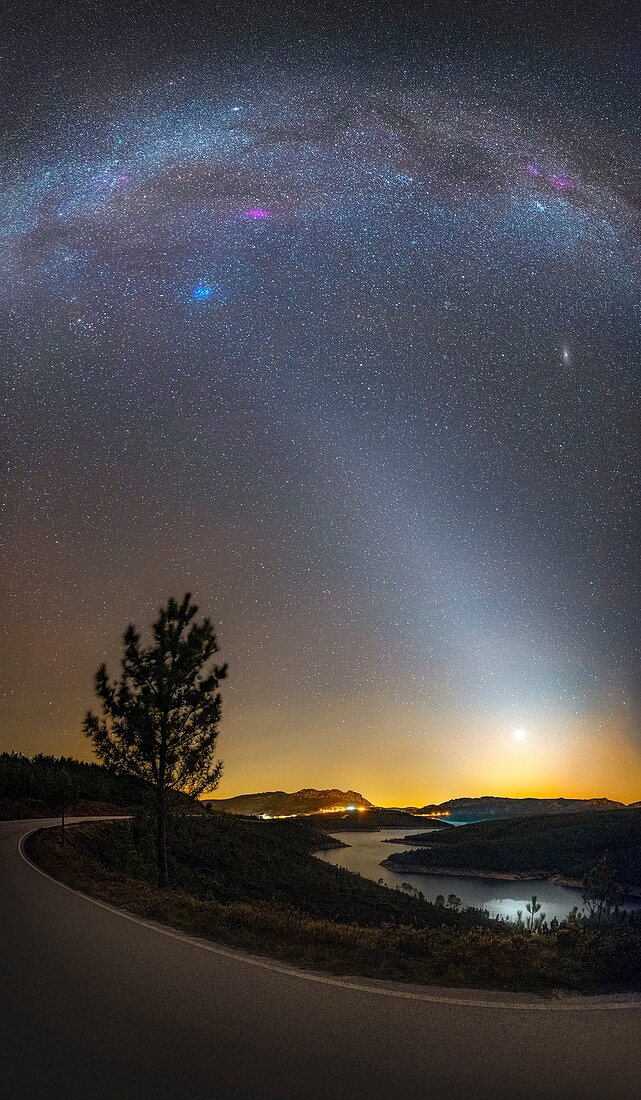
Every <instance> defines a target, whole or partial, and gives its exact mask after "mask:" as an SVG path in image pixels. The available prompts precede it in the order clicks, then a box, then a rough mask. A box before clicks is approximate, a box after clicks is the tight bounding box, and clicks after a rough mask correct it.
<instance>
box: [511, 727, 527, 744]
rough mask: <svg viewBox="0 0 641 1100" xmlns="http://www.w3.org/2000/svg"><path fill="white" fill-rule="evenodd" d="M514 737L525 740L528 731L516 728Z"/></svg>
mask: <svg viewBox="0 0 641 1100" xmlns="http://www.w3.org/2000/svg"><path fill="white" fill-rule="evenodd" d="M513 737H514V740H515V741H525V738H526V732H525V730H523V729H518V730H514V734H513Z"/></svg>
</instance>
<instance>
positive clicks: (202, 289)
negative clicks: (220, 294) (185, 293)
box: [191, 283, 214, 302]
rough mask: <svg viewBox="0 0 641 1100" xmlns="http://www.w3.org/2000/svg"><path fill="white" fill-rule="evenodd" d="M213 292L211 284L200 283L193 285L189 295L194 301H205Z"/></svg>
mask: <svg viewBox="0 0 641 1100" xmlns="http://www.w3.org/2000/svg"><path fill="white" fill-rule="evenodd" d="M213 293H214V288H213V286H207V285H206V284H203V283H201V284H200V285H199V286H195V287H194V289H193V290H192V292H191V297H192V299H193V301H194V302H205V301H206V300H207V299H208V298H211V297H212V296H213Z"/></svg>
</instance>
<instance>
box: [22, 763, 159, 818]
mask: <svg viewBox="0 0 641 1100" xmlns="http://www.w3.org/2000/svg"><path fill="white" fill-rule="evenodd" d="M62 791H64V801H65V802H66V803H67V805H72V804H73V803H75V802H101V803H106V804H109V805H113V806H133V805H139V804H140V803H141V802H142V801H143V799H144V791H143V788H142V785H141V784H140V783H139V782H137V781H136V780H134V779H130V778H128V777H126V776H117V775H114V774H113V772H111V771H110V770H109V769H108V768H105V767H103V766H102V765H100V764H87V763H84V762H83V761H81V760H74V759H73V757H71V756H45V755H43V754H39V755H38V756H33V757H31V758H29V757H28V756H23V755H22V753H17V752H3V753H0V798H7V799H12V800H15V801H18V800H23V799H35V800H37V801H39V802H43V803H44V804H45V805H46V806H51V807H52V808H57V803H58V802H59V801H60V799H61V792H62Z"/></svg>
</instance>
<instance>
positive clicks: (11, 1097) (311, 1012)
mask: <svg viewBox="0 0 641 1100" xmlns="http://www.w3.org/2000/svg"><path fill="white" fill-rule="evenodd" d="M43 824H47V823H46V822H25V821H19V822H0V876H1V878H0V882H1V890H0V945H1V960H0V962H1V965H0V1011H1V1021H2V1022H1V1025H0V1095H2V1096H3V1097H6V1098H7V1100H23V1098H24V1100H31V1098H36V1097H43V1098H45V1097H46V1098H47V1100H58V1098H60V1100H63V1098H64V1100H75V1098H80V1097H82V1098H87V1100H95V1098H97V1100H102V1098H110V1100H112V1098H113V1100H128V1098H131V1100H138V1098H140V1100H142V1098H152V1100H164V1098H165V1097H167V1098H169V1097H171V1098H173V1100H182V1098H190V1100H191V1098H194V1100H200V1098H203V1100H204V1098H207V1100H218V1098H219V1097H224V1098H226V1097H234V1098H239V1100H250V1098H252V1100H267V1098H269V1100H273V1098H287V1100H290V1098H291V1100H343V1098H345V1100H347V1098H352V1097H354V1096H358V1097H366V1098H371V1100H378V1098H383V1097H385V1098H386V1100H389V1098H396V1097H403V1098H406V1097H412V1100H416V1098H422V1097H430V1098H431V1097H436V1096H437V1095H438V1097H439V1098H442V1097H445V1096H448V1097H451V1098H453V1100H458V1098H461V1097H465V1096H468V1095H469V1097H470V1100H485V1098H486V1097H487V1098H488V1100H490V1098H491V1100H503V1098H507V1097H510V1098H517V1100H530V1098H532V1100H534V1098H536V1100H548V1098H549V1100H557V1098H559V1100H560V1098H568V1100H588V1098H589V1100H592V1098H605V1097H607V1096H610V1095H616V1096H617V1098H618V1100H627V1098H630V1100H632V1098H635V1100H638V1098H639V1097H640V1096H641V1004H640V1005H639V1006H635V1005H634V1004H633V1003H632V1002H630V1001H626V1000H625V999H624V998H619V999H603V1000H602V1001H600V1002H598V1004H596V1005H595V1004H594V1003H592V1006H591V1008H590V1009H589V1010H587V1011H586V1010H585V1009H583V1008H579V1007H568V1006H567V1002H563V1003H559V1005H557V1006H556V1007H547V1006H543V1005H542V1003H541V1002H540V1001H534V1000H532V999H530V998H527V997H518V996H516V995H507V994H506V995H499V994H497V995H493V994H488V993H480V994H472V993H470V992H467V993H465V992H452V991H447V990H441V991H438V990H426V989H425V988H423V989H421V988H420V987H413V988H410V987H405V986H400V985H393V984H392V983H390V984H389V985H386V984H384V983H374V982H371V983H368V982H366V981H363V982H360V981H359V980H358V979H351V978H349V979H345V980H344V981H341V980H340V979H337V980H334V979H331V978H328V977H327V976H325V977H322V976H320V975H319V976H318V979H319V980H310V977H309V976H305V975H301V974H300V973H298V972H296V971H293V970H289V969H288V968H286V967H281V966H278V965H271V964H269V962H267V963H264V962H263V964H262V965H255V963H256V961H257V960H252V959H250V958H245V957H243V956H242V955H239V954H236V953H233V952H226V951H224V950H222V951H219V950H217V949H216V948H215V947H214V946H210V948H209V949H207V947H206V945H201V944H199V943H198V942H194V941H190V940H188V939H186V938H182V937H180V936H172V935H167V934H163V933H162V932H161V931H159V930H157V929H156V928H155V927H153V926H149V925H145V924H141V923H138V922H137V921H135V920H133V919H126V918H125V917H123V916H122V915H120V914H119V913H117V912H115V911H114V910H111V909H109V908H106V907H104V906H101V905H99V904H96V903H93V902H91V901H89V900H87V899H86V898H83V897H81V896H80V895H78V894H75V893H74V892H73V891H70V890H68V889H66V888H64V887H62V886H60V885H59V884H57V883H55V882H53V881H51V880H50V879H48V878H46V877H44V876H43V875H42V874H40V873H38V871H36V870H35V869H34V868H33V867H31V866H30V865H29V864H28V863H27V862H25V861H24V860H23V859H22V858H21V857H20V854H19V852H18V841H19V839H20V837H21V836H22V835H23V834H24V833H26V832H29V831H30V829H31V828H32V827H34V826H40V825H43ZM312 978H313V975H312ZM412 993H414V996H415V999H412ZM399 994H400V996H399ZM408 994H409V995H410V996H409V997H408ZM439 997H440V998H441V1000H438V999H436V1000H435V999H434V998H439ZM475 1000H476V1001H479V1000H480V1001H481V1002H484V1003H482V1004H478V1003H477V1004H473V1003H472V1004H471V1003H469V1002H470V1001H475ZM466 1002H468V1003H466Z"/></svg>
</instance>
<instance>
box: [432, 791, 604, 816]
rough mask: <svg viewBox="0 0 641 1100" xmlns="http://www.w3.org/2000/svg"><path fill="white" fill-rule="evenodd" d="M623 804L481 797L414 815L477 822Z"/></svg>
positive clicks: (454, 801)
mask: <svg viewBox="0 0 641 1100" xmlns="http://www.w3.org/2000/svg"><path fill="white" fill-rule="evenodd" d="M624 808H625V807H624V803H623V802H613V801H612V800H611V799H609V798H497V797H495V796H493V795H482V796H481V797H480V798H450V800H449V801H448V802H440V803H438V804H434V803H433V804H431V805H428V806H423V807H422V808H421V809H419V810H416V811H414V812H416V813H419V814H433V813H446V814H449V815H450V816H451V817H456V818H458V819H461V818H463V819H466V818H469V819H470V820H474V821H478V820H480V819H483V818H492V817H501V818H505V817H529V816H530V815H532V814H574V813H581V812H584V811H586V810H620V809H624Z"/></svg>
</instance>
